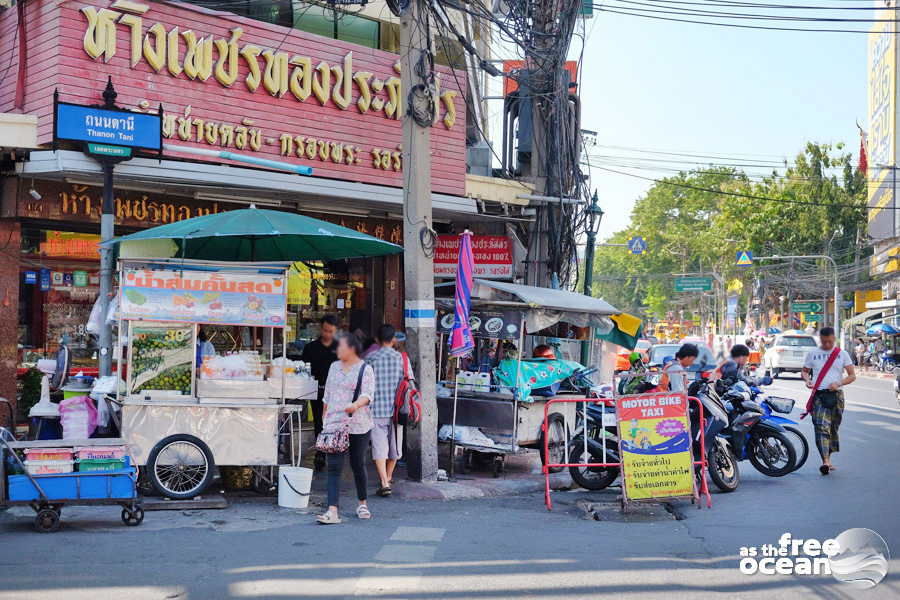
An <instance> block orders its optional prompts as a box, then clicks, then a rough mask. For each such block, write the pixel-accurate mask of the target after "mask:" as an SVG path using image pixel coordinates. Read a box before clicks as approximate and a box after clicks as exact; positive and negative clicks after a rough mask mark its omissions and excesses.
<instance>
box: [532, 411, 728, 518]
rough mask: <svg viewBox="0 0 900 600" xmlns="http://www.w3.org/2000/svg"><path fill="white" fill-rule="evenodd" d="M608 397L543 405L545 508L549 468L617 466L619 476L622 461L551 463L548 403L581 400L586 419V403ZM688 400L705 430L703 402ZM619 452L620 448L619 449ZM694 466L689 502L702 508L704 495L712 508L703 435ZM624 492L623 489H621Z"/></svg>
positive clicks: (548, 485)
mask: <svg viewBox="0 0 900 600" xmlns="http://www.w3.org/2000/svg"><path fill="white" fill-rule="evenodd" d="M619 399H620V398H615V399H613V400H612V401H613V402H615V401H618V400H619ZM609 400H610V399H609V398H588V399H585V398H551V399H550V400H547V403H546V404H545V405H544V422H543V423H542V424H541V431H542V432H543V433H544V436H543V437H544V465H543V466H542V467H541V470H542V471H543V473H544V500H545V502H546V504H547V510H552V508H553V505H552V503H551V501H550V469H552V468H557V467H559V468H563V469H566V468H569V467H618V468H619V473H620V476H621V471H622V463H621V462H614V463H551V462H549V459H550V452H549V450H550V448H549V443H548V442H549V440H548V439H547V438H548V436H547V417H549V415H550V410H549V409H550V405H551V404H554V403H573V402H581V403H583V404H584V405H585V409H584V417H583V418H584V419H585V421H586V420H587V405H588V403H594V404H597V403H607V404H608V403H609ZM688 401H689V402H696V403H697V407H698V409H699V410H700V413H699V416H700V429H701V431H705V430H706V419H705V418H704V416H703V404H702V403H701V402H700V400H698V399H697V398H695V397H693V396H691V397H689V398H688ZM600 427H601V428H603V423H602V422H601V423H600ZM585 435H587V423H585ZM568 443H569V440H566V445H567V446H568ZM585 450H587V446H585ZM619 452H620V453H621V450H619ZM694 466H695V467H696V466H699V467H700V489H699V490H695V495H694V497H693V498H692V499H691V502H693V501H694V500H696V501H697V508H702V506H701V505H700V496H703V495H705V496H706V506H707V508H712V498H711V497H710V495H709V486H708V485H707V483H706V467H707V461H706V443H705V440H704V436H703V435H701V436H700V460H695V461H694ZM623 493H624V491H623Z"/></svg>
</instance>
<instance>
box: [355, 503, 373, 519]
mask: <svg viewBox="0 0 900 600" xmlns="http://www.w3.org/2000/svg"><path fill="white" fill-rule="evenodd" d="M356 516H357V517H359V518H360V519H371V518H372V513H371V512H369V507H367V506H363V505H360V506H357V507H356Z"/></svg>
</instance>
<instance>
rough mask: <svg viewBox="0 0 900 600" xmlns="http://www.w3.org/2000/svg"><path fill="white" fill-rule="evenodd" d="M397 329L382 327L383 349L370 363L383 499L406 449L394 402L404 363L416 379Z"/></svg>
mask: <svg viewBox="0 0 900 600" xmlns="http://www.w3.org/2000/svg"><path fill="white" fill-rule="evenodd" d="M395 337H396V330H395V329H394V327H393V326H392V325H390V324H388V323H385V324H383V325H381V327H379V328H378V331H377V332H376V333H375V339H376V340H377V342H378V344H379V345H380V347H379V348H378V350H376V351H375V352H373V353H372V354H370V355H369V357H368V358H367V359H366V362H367V363H368V364H369V365H370V366H371V367H372V369H373V370H374V371H375V398H374V399H373V400H372V406H371V409H372V419H373V420H374V421H375V425H374V427H373V428H372V458H373V459H374V460H375V468H376V469H378V476H379V477H380V478H381V487H379V488H378V489H377V490H375V493H376V494H378V495H379V496H383V497H387V496H390V495H391V484H392V482H393V477H394V467H395V466H397V461H398V460H400V454H401V449H402V448H403V428H402V427H400V426H399V425H397V423H395V422H394V402H395V401H396V399H397V388H398V387H399V386H400V382H401V380H402V379H403V366H404V363H407V364H406V367H407V369H408V370H407V372H408V373H409V374H410V377H412V367H410V366H409V358H408V357H407V356H406V355H405V354H401V353H400V352H397V351H396V350H394V340H395Z"/></svg>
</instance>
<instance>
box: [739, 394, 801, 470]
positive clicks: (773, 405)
mask: <svg viewBox="0 0 900 600" xmlns="http://www.w3.org/2000/svg"><path fill="white" fill-rule="evenodd" d="M750 391H751V392H752V393H753V400H754V402H756V403H757V404H759V405H760V407H762V409H763V414H764V415H765V417H764V418H765V419H766V420H769V421H772V422H773V423H778V424H779V425H781V426H782V427H784V433H785V435H786V436H787V437H788V439H789V440H791V444H792V445H793V446H794V451H795V452H796V453H797V464H796V465H794V470H795V471H796V470H797V469H799V468H800V467H802V466H803V465H804V464H805V463H806V459H807V458H808V457H809V442H807V441H806V437H805V436H804V435H803V434H802V433H801V432H800V430H799V429H797V428H796V427H794V425H799V423H797V421H791V420H790V419H788V418H786V417H781V416H778V415H776V414H773V413H781V414H785V415H789V414H791V412H792V411H793V410H794V401H793V400H791V399H790V398H777V397H775V396H770V395H768V394H766V393H765V392H763V391H762V390H761V389H759V388H758V387H752V386H751V388H750Z"/></svg>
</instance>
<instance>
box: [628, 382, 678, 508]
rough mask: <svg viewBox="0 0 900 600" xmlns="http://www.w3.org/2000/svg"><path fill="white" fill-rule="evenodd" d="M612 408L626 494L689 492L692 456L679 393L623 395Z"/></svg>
mask: <svg viewBox="0 0 900 600" xmlns="http://www.w3.org/2000/svg"><path fill="white" fill-rule="evenodd" d="M616 411H617V414H618V420H619V444H620V456H621V457H622V474H623V482H624V483H623V486H622V490H623V492H624V493H625V497H626V498H627V499H629V500H646V499H650V498H674V497H683V496H691V495H693V493H694V466H693V462H694V460H693V455H692V452H691V426H690V421H689V419H688V410H687V396H686V395H685V394H684V392H663V393H656V394H640V395H635V396H622V397H621V398H619V401H618V403H617V404H616Z"/></svg>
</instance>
